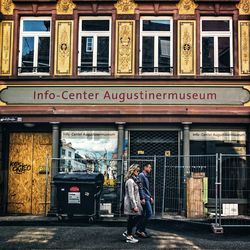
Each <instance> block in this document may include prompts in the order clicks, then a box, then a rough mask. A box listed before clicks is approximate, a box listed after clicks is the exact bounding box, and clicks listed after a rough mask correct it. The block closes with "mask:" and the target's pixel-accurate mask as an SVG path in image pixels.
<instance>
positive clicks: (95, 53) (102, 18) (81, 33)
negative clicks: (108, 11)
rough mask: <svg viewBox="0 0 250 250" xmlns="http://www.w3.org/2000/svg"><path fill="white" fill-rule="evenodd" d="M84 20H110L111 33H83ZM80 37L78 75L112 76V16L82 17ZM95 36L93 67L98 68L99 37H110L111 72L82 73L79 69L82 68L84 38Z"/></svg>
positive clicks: (94, 71)
mask: <svg viewBox="0 0 250 250" xmlns="http://www.w3.org/2000/svg"><path fill="white" fill-rule="evenodd" d="M83 20H109V31H83V30H82V21H83ZM78 23H79V35H78V60H77V74H78V75H111V43H112V39H111V38H112V17H111V16H95V17H91V16H84V17H83V16H81V17H79V22H78ZM90 36H93V59H92V65H93V66H92V67H97V50H98V48H97V38H98V37H103V36H105V37H108V39H109V57H108V60H109V63H108V64H109V65H108V67H109V72H100V71H97V69H96V70H93V71H92V72H81V71H80V70H79V68H80V67H81V56H82V37H90Z"/></svg>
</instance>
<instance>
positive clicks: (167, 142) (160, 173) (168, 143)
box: [129, 130, 180, 212]
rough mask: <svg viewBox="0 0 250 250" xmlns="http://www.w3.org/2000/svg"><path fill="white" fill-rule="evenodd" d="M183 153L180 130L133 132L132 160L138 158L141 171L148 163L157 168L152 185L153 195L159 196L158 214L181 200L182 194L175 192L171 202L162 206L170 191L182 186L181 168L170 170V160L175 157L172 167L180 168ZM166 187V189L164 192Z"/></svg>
mask: <svg viewBox="0 0 250 250" xmlns="http://www.w3.org/2000/svg"><path fill="white" fill-rule="evenodd" d="M179 152H180V136H179V132H178V131H158V130H157V131H149V130H145V131H130V152H129V153H130V158H131V159H136V160H137V162H138V163H139V165H140V166H141V168H142V167H143V164H145V163H150V164H151V165H152V166H153V171H152V173H151V174H150V175H149V182H150V192H151V194H152V195H153V193H154V194H155V212H161V211H162V210H163V209H164V210H168V209H169V208H171V207H173V204H172V200H173V202H174V201H175V199H177V198H178V193H177V192H176V193H173V194H172V196H173V199H172V200H171V202H170V201H169V202H167V203H165V205H164V208H163V207H162V204H163V202H162V201H163V197H164V196H165V195H164V193H166V190H170V189H171V190H177V189H178V185H179V182H178V169H177V168H170V167H168V166H167V165H166V157H170V156H175V157H174V158H171V160H172V161H171V164H172V165H175V166H178V155H179ZM142 159H144V160H142ZM173 161H174V162H173ZM132 162H134V160H133V161H132ZM164 168H166V169H164ZM164 176H165V177H164ZM164 178H165V185H164ZM164 187H165V190H163V188H164ZM175 196H176V197H175ZM164 199H165V198H164Z"/></svg>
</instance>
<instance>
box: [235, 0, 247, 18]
mask: <svg viewBox="0 0 250 250" xmlns="http://www.w3.org/2000/svg"><path fill="white" fill-rule="evenodd" d="M236 7H237V8H238V9H239V13H240V15H250V0H240V2H239V4H237V5H236Z"/></svg>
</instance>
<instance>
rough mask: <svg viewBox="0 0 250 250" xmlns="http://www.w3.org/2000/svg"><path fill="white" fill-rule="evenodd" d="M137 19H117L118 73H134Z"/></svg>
mask: <svg viewBox="0 0 250 250" xmlns="http://www.w3.org/2000/svg"><path fill="white" fill-rule="evenodd" d="M134 43H135V21H133V20H129V21H124V20H117V21H116V46H117V49H116V63H115V65H116V70H115V72H116V75H134V60H135V58H134V55H135V44H134Z"/></svg>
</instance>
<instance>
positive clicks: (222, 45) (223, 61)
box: [218, 37, 230, 73]
mask: <svg viewBox="0 0 250 250" xmlns="http://www.w3.org/2000/svg"><path fill="white" fill-rule="evenodd" d="M218 47H219V48H218V52H219V72H220V73H230V39H229V37H219V38H218Z"/></svg>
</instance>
